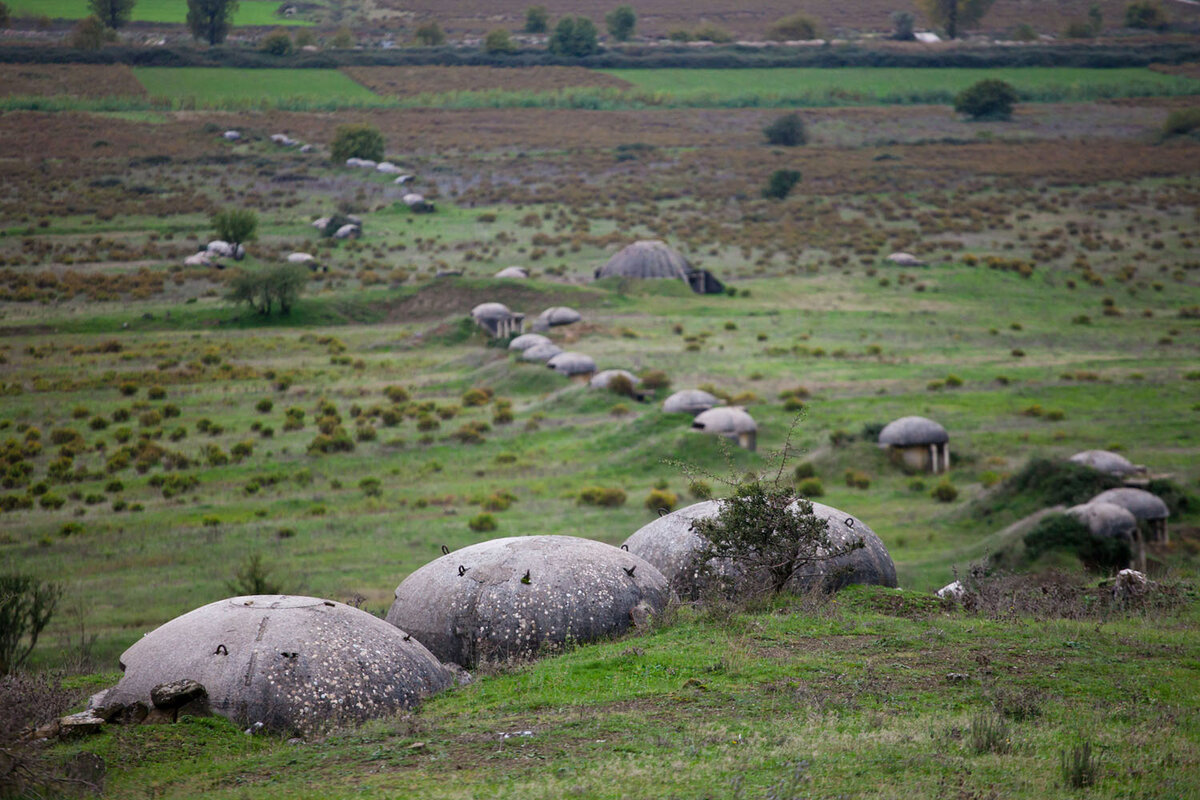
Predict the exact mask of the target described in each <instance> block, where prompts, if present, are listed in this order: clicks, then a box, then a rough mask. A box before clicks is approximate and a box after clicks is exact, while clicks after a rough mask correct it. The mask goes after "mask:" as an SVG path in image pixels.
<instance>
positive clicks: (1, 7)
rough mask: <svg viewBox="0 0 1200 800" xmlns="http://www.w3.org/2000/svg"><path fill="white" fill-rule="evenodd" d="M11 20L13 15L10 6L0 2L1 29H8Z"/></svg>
mask: <svg viewBox="0 0 1200 800" xmlns="http://www.w3.org/2000/svg"><path fill="white" fill-rule="evenodd" d="M10 18H11V14H10V12H9V10H8V4H7V3H4V2H0V28H7V27H8V26H9V20H10Z"/></svg>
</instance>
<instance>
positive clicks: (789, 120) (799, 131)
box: [763, 112, 808, 147]
mask: <svg viewBox="0 0 1200 800" xmlns="http://www.w3.org/2000/svg"><path fill="white" fill-rule="evenodd" d="M763 135H764V136H766V137H767V142H768V143H769V144H773V145H778V146H780V147H796V146H798V145H802V144H806V143H807V142H808V133H807V131H805V129H804V120H802V119H801V118H800V115H799V114H797V113H795V112H792V113H791V114H784V115H783V116H782V117H779V118H778V119H776V120H775V121H774V122H772V123H771V124H770V125H768V126H767V127H765V128H763Z"/></svg>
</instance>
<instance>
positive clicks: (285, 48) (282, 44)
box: [258, 28, 295, 56]
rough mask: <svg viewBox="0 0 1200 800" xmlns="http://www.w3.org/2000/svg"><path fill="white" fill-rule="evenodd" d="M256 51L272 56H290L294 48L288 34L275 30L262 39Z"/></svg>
mask: <svg viewBox="0 0 1200 800" xmlns="http://www.w3.org/2000/svg"><path fill="white" fill-rule="evenodd" d="M258 49H259V50H262V51H263V52H264V53H268V54H270V55H273V56H290V55H291V54H292V51H293V50H294V49H295V48H294V47H293V45H292V37H291V36H288V32H287V31H285V30H283V29H281V28H277V29H275V30H273V31H271V32H270V33H268V34H267V35H266V36H264V37H263V40H262V42H261V43H260V44H259V46H258Z"/></svg>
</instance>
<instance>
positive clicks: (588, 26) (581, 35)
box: [547, 17, 600, 58]
mask: <svg viewBox="0 0 1200 800" xmlns="http://www.w3.org/2000/svg"><path fill="white" fill-rule="evenodd" d="M547 46H548V48H549V50H550V52H551V53H553V54H554V55H556V56H569V57H571V58H583V57H584V56H590V55H591V54H592V53H595V52H596V51H597V50H599V49H600V46H599V44H598V42H597V35H596V25H595V23H593V22H592V21H591V20H590V19H588V18H587V17H563V18H562V19H560V20H559V21H558V24H557V25H555V26H554V33H552V34H550V42H549V44H548V45H547Z"/></svg>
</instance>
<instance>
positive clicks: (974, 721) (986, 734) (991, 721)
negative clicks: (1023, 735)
mask: <svg viewBox="0 0 1200 800" xmlns="http://www.w3.org/2000/svg"><path fill="white" fill-rule="evenodd" d="M969 738H970V742H971V749H972V750H974V751H975V753H976V754H983V753H1001V754H1002V753H1007V752H1009V751H1010V750H1012V729H1011V728H1010V727H1009V725H1008V722H1007V721H1005V719H1004V718H1003V717H1001V716H999V715H998V714H996V713H995V712H991V711H981V712H979V713H978V714H976V715H975V716H973V717H972V718H971V728H970V731H969Z"/></svg>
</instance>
